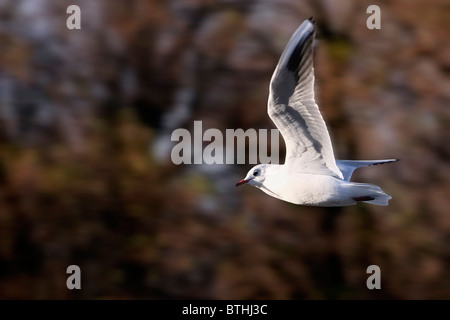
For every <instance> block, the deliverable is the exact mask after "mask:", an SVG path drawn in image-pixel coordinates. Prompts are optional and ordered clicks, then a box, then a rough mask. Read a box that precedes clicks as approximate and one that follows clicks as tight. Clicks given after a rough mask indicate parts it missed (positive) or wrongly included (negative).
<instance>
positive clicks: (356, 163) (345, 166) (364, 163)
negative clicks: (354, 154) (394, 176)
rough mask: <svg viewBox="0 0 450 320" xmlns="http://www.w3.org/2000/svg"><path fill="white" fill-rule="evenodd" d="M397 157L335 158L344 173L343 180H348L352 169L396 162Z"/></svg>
mask: <svg viewBox="0 0 450 320" xmlns="http://www.w3.org/2000/svg"><path fill="white" fill-rule="evenodd" d="M396 161H398V159H385V160H337V161H336V164H337V166H338V167H339V169H340V170H341V172H342V174H343V175H344V180H345V181H350V178H351V177H352V174H353V171H355V170H356V169H358V168H361V167H368V166H376V165H379V164H385V163H391V162H396Z"/></svg>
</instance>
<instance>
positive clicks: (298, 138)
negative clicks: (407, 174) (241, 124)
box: [236, 19, 397, 207]
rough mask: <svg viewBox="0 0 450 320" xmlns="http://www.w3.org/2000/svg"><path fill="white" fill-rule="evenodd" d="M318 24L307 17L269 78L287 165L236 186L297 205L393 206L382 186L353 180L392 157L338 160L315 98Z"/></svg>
mask: <svg viewBox="0 0 450 320" xmlns="http://www.w3.org/2000/svg"><path fill="white" fill-rule="evenodd" d="M314 35H315V23H314V21H313V20H312V19H309V20H306V21H305V22H303V23H302V25H301V26H300V27H299V28H298V29H297V30H296V31H295V32H294V34H293V36H292V37H291V39H290V40H289V42H288V44H287V46H286V48H285V50H284V51H283V54H282V55H281V57H280V60H279V62H278V65H277V67H276V68H275V71H274V74H273V76H272V79H271V81H270V91H269V101H268V114H269V116H270V118H271V119H272V121H273V122H274V123H275V125H276V126H277V127H278V129H279V130H280V132H281V134H282V136H283V138H284V140H285V142H286V161H285V164H283V165H277V164H260V165H257V166H255V167H253V168H252V169H251V170H250V171H249V172H248V174H247V176H246V177H245V179H243V180H241V181H239V182H238V183H237V184H236V186H238V185H242V184H245V183H248V184H250V185H253V186H255V187H257V188H260V189H261V190H262V191H264V192H265V193H267V194H268V195H270V196H272V197H275V198H278V199H281V200H284V201H287V202H291V203H295V204H301V205H311V206H324V207H331V206H348V205H353V204H355V203H356V202H357V201H364V202H368V203H372V204H377V205H384V206H386V205H388V201H389V199H391V197H390V196H389V195H387V194H385V193H384V192H383V191H382V190H381V189H380V187H378V186H375V185H371V184H366V183H355V182H350V178H351V175H352V173H353V171H354V170H355V169H357V168H360V167H364V166H372V165H377V164H383V163H389V162H394V161H397V159H387V160H362V161H359V160H337V161H336V160H335V158H334V153H333V148H332V144H331V140H330V136H329V134H328V130H327V127H326V125H325V122H324V120H323V118H322V115H321V114H320V111H319V107H318V106H317V104H316V102H315V100H314V68H313V50H312V49H313V48H312V43H313V40H314Z"/></svg>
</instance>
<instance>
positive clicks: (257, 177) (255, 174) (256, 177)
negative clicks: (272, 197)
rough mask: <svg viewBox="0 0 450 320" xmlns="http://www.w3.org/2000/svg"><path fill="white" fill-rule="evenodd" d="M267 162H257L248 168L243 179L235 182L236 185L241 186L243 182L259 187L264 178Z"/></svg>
mask: <svg viewBox="0 0 450 320" xmlns="http://www.w3.org/2000/svg"><path fill="white" fill-rule="evenodd" d="M266 168H267V164H258V165H257V166H254V167H253V168H251V169H250V171H249V172H248V173H247V175H246V176H245V178H244V179H242V180H241V181H239V182H238V183H236V187H237V186H241V185H243V184H246V183H248V184H250V185H252V186H255V187H259V186H261V185H262V183H263V182H264V180H265V178H266V177H265V174H266Z"/></svg>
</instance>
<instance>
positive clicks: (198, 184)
mask: <svg viewBox="0 0 450 320" xmlns="http://www.w3.org/2000/svg"><path fill="white" fill-rule="evenodd" d="M71 2H72V1H67V0H64V1H50V0H41V1H36V0H24V1H20V2H19V1H12V0H11V1H8V0H5V1H0V15H1V21H2V25H1V28H0V39H1V43H2V44H1V50H0V124H1V125H0V299H69V298H70V299H77V298H83V299H99V298H111V299H122V298H125V299H135V298H145V299H164V298H191V299H192V298H194V299H197V298H201V299H380V298H385V299H391V298H395V299H448V298H450V277H449V276H448V274H449V272H450V259H449V258H450V249H449V246H448V242H449V241H450V212H449V210H448V208H449V206H450V202H449V201H450V200H449V199H450V198H449V195H450V167H449V166H448V164H449V159H450V149H449V144H448V139H450V131H449V126H450V113H449V110H450V108H449V105H450V90H449V88H450V42H449V40H448V39H449V35H450V19H449V17H450V9H449V6H448V4H447V2H446V1H439V0H433V1H425V0H420V1H414V2H410V1H408V2H407V1H389V3H385V2H383V3H382V4H380V7H381V10H382V28H381V29H380V30H368V29H367V28H366V19H367V17H368V15H367V14H366V8H367V7H368V6H369V5H370V4H372V3H371V2H370V1H356V0H355V1H325V0H323V1H307V0H304V1H297V0H283V1H275V0H272V1H271V0H260V1H256V0H255V1H233V0H232V1H226V0H196V1H195V0H194V1H188V0H186V1H181V0H180V1H176V0H173V1H157V0H131V1H114V2H113V1H107V0H96V1H91V0H80V1H78V5H79V6H80V8H81V10H82V29H81V30H68V29H67V28H66V25H65V23H66V18H67V16H68V15H67V14H66V8H67V6H68V5H70V4H72V3H71ZM406 7H407V10H406V9H405V8H406ZM310 16H314V17H315V18H316V20H317V21H318V28H319V31H318V38H319V43H318V45H317V49H316V57H315V62H316V65H315V68H316V83H317V97H318V101H319V106H320V108H321V111H322V113H323V116H324V118H325V120H326V122H327V124H328V127H329V129H330V131H331V135H332V140H333V142H334V145H335V153H336V155H337V156H338V158H341V159H383V158H392V157H395V158H401V159H402V161H401V162H399V163H396V164H392V165H386V166H378V167H375V168H366V169H362V170H361V171H360V172H358V173H357V174H356V175H355V179H354V180H356V181H365V182H370V183H374V184H378V185H380V186H381V187H382V188H383V190H385V191H386V192H387V193H388V194H391V195H392V196H393V199H392V200H391V201H390V205H389V206H388V207H377V206H372V205H368V204H358V205H356V206H352V207H346V208H329V209H326V208H310V207H301V206H295V205H291V204H288V203H284V202H281V201H279V200H276V199H273V198H270V197H268V196H266V195H265V194H263V193H262V192H261V191H259V190H256V189H254V188H250V187H242V188H240V189H237V190H235V188H234V183H233V182H236V181H237V180H238V179H240V178H242V176H243V175H244V174H245V173H246V172H247V170H248V169H249V168H250V165H223V166H220V165H218V166H206V165H180V166H176V165H173V164H172V163H171V161H170V148H171V146H172V145H173V144H171V142H170V133H171V132H172V130H174V129H175V128H178V127H182V128H187V129H192V124H193V121H194V120H202V121H203V125H204V129H206V128H207V127H211V128H212V127H214V128H219V129H221V130H224V129H226V128H235V129H236V128H243V129H244V130H245V129H248V128H257V129H258V128H273V124H272V123H271V122H270V120H269V118H268V117H267V115H266V113H265V108H266V100H267V88H268V81H269V80H270V76H271V73H272V71H273V69H274V67H275V65H276V63H277V60H278V57H279V55H280V53H281V51H282V50H283V48H284V45H285V44H286V42H287V40H288V39H289V37H290V35H291V34H292V32H293V30H295V28H296V27H297V26H298V25H299V24H300V23H301V22H302V21H303V20H304V19H306V18H309V17H310ZM73 264H75V265H78V266H80V268H81V270H82V289H81V290H68V289H67V288H66V279H67V277H68V275H67V274H66V268H67V267H68V266H69V265H73ZM372 264H375V265H378V266H380V268H381V272H382V289H381V290H368V289H367V287H366V279H367V277H368V274H367V273H366V269H367V267H368V266H369V265H372Z"/></svg>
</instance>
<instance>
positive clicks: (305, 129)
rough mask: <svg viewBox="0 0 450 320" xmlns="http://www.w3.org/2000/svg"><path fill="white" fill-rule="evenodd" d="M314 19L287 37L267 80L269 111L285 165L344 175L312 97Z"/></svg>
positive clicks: (319, 172)
mask: <svg viewBox="0 0 450 320" xmlns="http://www.w3.org/2000/svg"><path fill="white" fill-rule="evenodd" d="M314 36H315V22H314V20H313V19H312V18H311V19H309V20H306V21H305V22H303V23H302V24H301V26H300V27H298V29H297V30H296V31H295V33H294V34H293V35H292V37H291V39H290V40H289V42H288V44H287V46H286V48H285V49H284V52H283V54H282V55H281V57H280V60H279V62H278V65H277V67H276V68H275V72H274V74H273V76H272V79H271V81H270V94H269V102H268V113H269V116H270V118H271V119H272V121H273V122H274V123H275V125H276V126H277V127H278V130H280V132H281V134H282V135H283V138H284V141H285V143H286V161H285V164H286V165H293V166H295V168H296V169H298V170H300V171H302V172H305V173H313V174H325V175H331V176H335V177H337V178H339V179H343V175H342V172H341V171H340V170H339V168H338V167H337V165H336V161H335V158H334V154H333V147H332V145H331V140H330V136H329V134H328V130H327V127H326V125H325V122H324V121H323V118H322V115H321V114H320V111H319V107H318V106H317V104H316V101H315V100H314V67H313V40H314Z"/></svg>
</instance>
